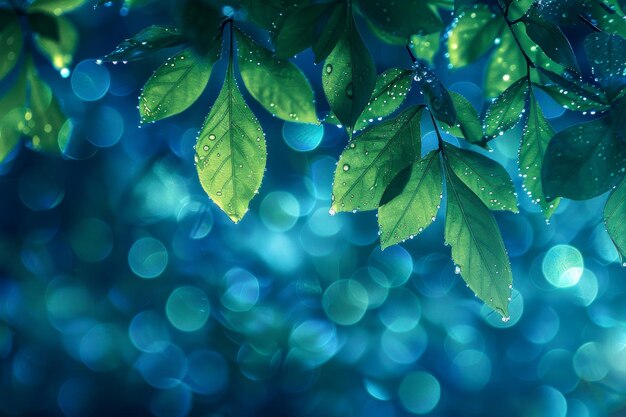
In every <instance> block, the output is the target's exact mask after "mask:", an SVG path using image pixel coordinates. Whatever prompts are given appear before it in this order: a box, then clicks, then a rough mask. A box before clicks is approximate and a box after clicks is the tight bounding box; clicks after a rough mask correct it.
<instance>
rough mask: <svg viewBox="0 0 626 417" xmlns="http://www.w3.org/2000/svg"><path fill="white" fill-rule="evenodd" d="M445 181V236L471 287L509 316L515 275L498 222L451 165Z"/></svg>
mask: <svg viewBox="0 0 626 417" xmlns="http://www.w3.org/2000/svg"><path fill="white" fill-rule="evenodd" d="M444 166H445V164H444ZM446 185H447V187H446V188H447V195H448V199H447V204H448V206H447V211H446V226H445V237H446V243H447V244H449V245H450V246H451V247H452V260H453V261H454V263H455V264H456V265H458V269H457V271H458V272H459V273H460V274H461V276H462V277H463V279H464V280H465V282H466V283H467V285H468V286H469V287H470V288H471V290H472V291H474V293H475V294H476V295H477V296H478V297H479V298H480V299H481V300H483V301H484V302H485V303H486V304H487V305H488V306H490V307H492V308H493V309H495V310H496V311H498V312H499V313H500V314H501V315H502V317H503V320H506V319H507V318H508V315H509V307H508V306H509V301H510V299H511V286H512V283H513V277H512V273H511V264H510V263H509V257H508V255H507V252H506V249H505V247H504V242H503V241H502V236H501V235H500V230H499V229H498V225H497V223H496V221H495V219H494V218H493V214H491V212H490V211H489V209H488V208H487V207H486V206H485V204H483V202H482V201H481V200H480V199H479V198H478V197H476V195H474V193H472V191H471V190H470V189H469V188H468V187H467V186H466V185H465V184H464V183H463V181H461V180H460V179H459V178H458V177H457V176H456V174H454V172H452V170H451V169H450V168H449V167H446Z"/></svg>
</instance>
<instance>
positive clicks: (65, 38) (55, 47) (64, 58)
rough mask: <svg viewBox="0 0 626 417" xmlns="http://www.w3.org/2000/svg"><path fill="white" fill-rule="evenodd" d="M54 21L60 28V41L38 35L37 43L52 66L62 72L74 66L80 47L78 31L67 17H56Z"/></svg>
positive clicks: (36, 37)
mask: <svg viewBox="0 0 626 417" xmlns="http://www.w3.org/2000/svg"><path fill="white" fill-rule="evenodd" d="M53 19H54V20H55V21H56V22H57V25H58V27H59V39H58V40H54V39H51V38H48V37H45V36H40V35H36V36H35V43H36V44H37V47H38V48H39V50H40V51H41V53H42V54H43V55H44V56H45V57H46V58H48V60H49V61H50V63H51V64H52V66H54V68H56V69H57V70H59V71H60V70H62V69H64V68H67V67H69V66H70V65H71V64H72V61H73V59H74V53H75V52H76V48H77V47H78V30H76V27H75V26H74V24H73V23H72V22H71V21H70V20H68V19H66V18H65V17H56V16H54V17H53Z"/></svg>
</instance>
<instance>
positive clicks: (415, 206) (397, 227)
mask: <svg viewBox="0 0 626 417" xmlns="http://www.w3.org/2000/svg"><path fill="white" fill-rule="evenodd" d="M442 181H443V179H442V177H441V166H440V163H439V152H436V151H433V152H430V153H429V154H428V155H426V156H425V157H424V158H422V159H420V160H419V161H417V162H415V163H414V164H413V165H412V167H411V169H410V177H409V180H408V182H407V183H406V185H405V186H404V190H403V192H402V193H401V194H400V195H398V196H397V197H396V198H394V199H393V200H391V201H390V202H388V203H386V204H383V205H381V206H380V208H379V209H378V224H379V226H380V246H381V248H382V249H385V248H387V247H389V246H391V245H395V244H396V243H399V242H402V241H404V240H406V239H408V238H412V237H413V236H415V235H417V234H419V233H421V232H422V230H424V229H425V228H426V227H428V226H429V225H430V224H431V223H432V222H433V221H435V217H436V216H437V211H438V210H439V206H440V204H441V197H442V196H441V195H442V193H443V183H442Z"/></svg>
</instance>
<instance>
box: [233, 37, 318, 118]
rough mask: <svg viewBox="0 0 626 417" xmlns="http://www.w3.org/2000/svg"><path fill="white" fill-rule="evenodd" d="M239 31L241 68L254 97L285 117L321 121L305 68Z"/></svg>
mask: <svg viewBox="0 0 626 417" xmlns="http://www.w3.org/2000/svg"><path fill="white" fill-rule="evenodd" d="M236 34H237V42H238V53H237V55H238V57H239V61H238V62H239V72H240V73H241V78H242V79H243V83H244V84H245V85H246V88H247V89H248V91H249V92H250V94H251V95H252V97H254V99H255V100H256V101H258V102H259V103H260V104H261V105H262V106H263V107H265V109H266V110H267V111H269V112H270V113H272V114H273V115H276V116H277V117H279V118H281V119H283V120H288V121H290V122H301V123H315V124H318V123H319V121H318V119H317V114H316V113H315V100H314V94H313V90H312V89H311V85H310V84H309V82H308V80H307V79H306V77H305V76H304V74H302V71H300V69H298V67H296V66H295V65H294V64H292V63H291V62H289V61H287V60H281V59H276V58H275V57H274V56H273V54H272V52H271V51H270V50H268V49H266V48H264V47H262V46H261V45H259V44H258V43H256V42H254V41H253V40H252V39H250V38H249V37H248V36H247V35H244V34H243V33H241V32H240V31H236Z"/></svg>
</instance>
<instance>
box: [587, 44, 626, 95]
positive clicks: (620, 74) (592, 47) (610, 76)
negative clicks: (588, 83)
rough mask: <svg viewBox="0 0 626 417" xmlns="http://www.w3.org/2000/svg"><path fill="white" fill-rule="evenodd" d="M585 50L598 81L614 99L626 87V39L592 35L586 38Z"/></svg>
mask: <svg viewBox="0 0 626 417" xmlns="http://www.w3.org/2000/svg"><path fill="white" fill-rule="evenodd" d="M585 50H586V51H587V56H588V57H589V62H590V64H591V69H592V70H593V73H594V75H595V78H596V81H597V82H598V83H599V84H600V86H601V87H602V88H603V89H604V91H605V92H606V94H607V96H608V98H609V99H614V98H615V97H617V96H618V95H619V93H620V91H621V90H622V89H623V88H624V87H626V39H624V38H622V37H620V36H617V35H609V34H607V33H592V34H591V35H589V36H587V38H585Z"/></svg>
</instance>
